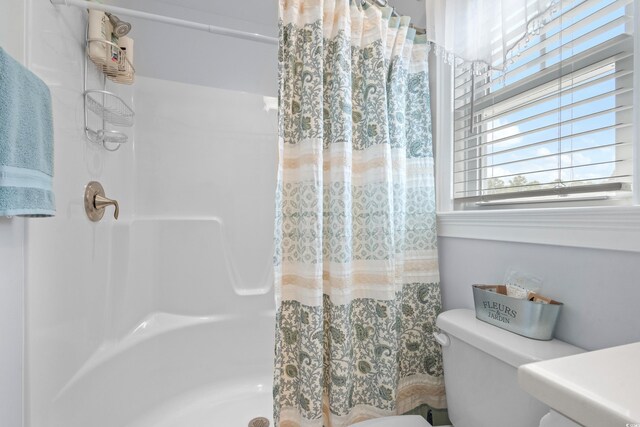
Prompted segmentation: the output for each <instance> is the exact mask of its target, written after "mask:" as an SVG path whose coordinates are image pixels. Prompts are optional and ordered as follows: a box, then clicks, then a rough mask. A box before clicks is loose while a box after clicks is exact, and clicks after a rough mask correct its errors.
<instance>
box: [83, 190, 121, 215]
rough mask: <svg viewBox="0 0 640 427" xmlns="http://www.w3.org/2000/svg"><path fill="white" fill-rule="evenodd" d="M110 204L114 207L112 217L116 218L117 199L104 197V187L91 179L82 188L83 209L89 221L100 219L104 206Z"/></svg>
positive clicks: (118, 208) (118, 211)
mask: <svg viewBox="0 0 640 427" xmlns="http://www.w3.org/2000/svg"><path fill="white" fill-rule="evenodd" d="M111 205H113V206H114V207H115V210H114V212H113V217H114V218H115V219H118V216H119V215H120V205H119V204H118V201H117V200H113V199H110V198H108V197H106V196H105V194H104V188H103V187H102V184H100V183H99V182H97V181H91V182H90V183H88V184H87V186H86V187H85V189H84V210H85V212H86V213H87V216H88V217H89V219H90V220H91V221H94V222H95V221H100V220H101V219H102V217H103V216H104V210H105V208H106V207H107V206H111Z"/></svg>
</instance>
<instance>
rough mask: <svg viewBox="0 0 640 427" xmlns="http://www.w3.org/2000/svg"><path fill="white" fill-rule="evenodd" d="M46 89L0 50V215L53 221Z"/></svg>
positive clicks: (49, 103)
mask: <svg viewBox="0 0 640 427" xmlns="http://www.w3.org/2000/svg"><path fill="white" fill-rule="evenodd" d="M52 178H53V119H52V115H51V94H50V92H49V88H48V87H47V85H46V84H45V83H44V82H43V81H42V80H40V79H39V78H38V77H37V76H36V75H35V74H33V73H32V72H31V71H29V70H27V69H26V68H25V67H23V66H22V65H21V64H20V63H18V62H17V61H16V60H15V59H13V58H12V57H11V56H9V54H7V53H6V52H5V51H4V50H3V49H2V48H0V216H11V215H19V216H29V217H39V216H53V215H55V212H56V211H55V201H54V196H53V191H52Z"/></svg>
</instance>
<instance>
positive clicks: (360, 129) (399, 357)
mask: <svg viewBox="0 0 640 427" xmlns="http://www.w3.org/2000/svg"><path fill="white" fill-rule="evenodd" d="M390 15H391V10H390V9H379V8H377V7H374V6H368V5H367V4H365V5H364V6H363V5H362V4H361V3H360V1H357V2H349V1H346V0H280V47H279V82H280V88H279V92H280V105H279V108H280V111H279V149H280V163H279V170H278V188H277V196H276V207H277V209H276V211H277V212H276V230H275V255H274V266H275V285H276V298H277V308H278V312H277V319H276V323H277V325H276V349H275V377H274V404H275V405H274V406H275V409H274V411H275V420H276V425H277V426H280V427H293V426H295V427H298V426H304V427H307V426H309V427H311V426H314V427H323V426H326V427H339V426H346V425H349V424H351V423H353V422H356V421H361V420H364V419H368V418H374V417H378V416H386V415H393V414H400V413H404V412H406V411H408V410H411V409H413V408H415V407H417V406H419V405H421V404H424V403H426V404H429V405H431V406H432V407H436V408H442V407H445V406H446V401H445V396H444V383H443V378H442V360H441V354H440V348H439V346H438V345H437V344H436V343H435V341H434V340H433V337H432V331H433V329H434V327H435V319H436V316H437V315H438V313H439V311H440V308H441V304H440V288H439V274H438V261H437V247H436V217H435V194H434V177H433V152H432V146H431V116H430V107H429V102H430V101H429V86H428V70H427V68H428V67H427V56H428V44H427V42H426V38H425V36H416V34H415V30H413V29H412V28H410V27H409V18H408V17H401V18H396V17H390Z"/></svg>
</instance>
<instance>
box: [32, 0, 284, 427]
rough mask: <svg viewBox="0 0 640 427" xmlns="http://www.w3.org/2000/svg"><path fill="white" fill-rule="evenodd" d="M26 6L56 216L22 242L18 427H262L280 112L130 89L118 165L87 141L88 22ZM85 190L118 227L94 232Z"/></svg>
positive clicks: (75, 14)
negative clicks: (43, 98) (47, 122)
mask: <svg viewBox="0 0 640 427" xmlns="http://www.w3.org/2000/svg"><path fill="white" fill-rule="evenodd" d="M26 5H27V6H26V8H27V20H26V27H27V28H26V30H27V34H28V37H27V49H26V51H27V63H28V65H29V66H30V68H31V69H32V70H33V71H34V72H35V73H36V74H38V75H39V76H40V77H41V78H43V80H45V82H46V83H47V84H48V85H49V86H50V88H51V91H52V98H53V104H54V127H55V129H54V131H55V135H56V146H55V148H56V154H55V162H56V163H55V170H56V176H55V182H54V190H55V192H56V198H57V208H58V215H57V216H56V217H55V218H53V219H50V220H40V221H36V220H34V221H29V222H28V224H27V226H26V236H25V250H24V252H25V273H26V274H25V276H26V277H25V282H26V294H25V300H26V303H25V304H26V325H25V326H26V328H25V335H26V362H25V427H86V426H91V427H113V426H119V427H120V426H122V427H147V426H154V427H169V426H180V427H200V426H212V425H214V426H225V427H236V426H238V427H240V426H246V425H247V423H248V421H249V420H250V419H251V418H253V417H257V416H265V417H268V418H270V417H271V412H272V405H271V382H272V364H273V363H272V357H273V336H274V335H273V327H274V301H273V300H274V298H273V290H272V288H271V282H272V278H271V252H272V230H273V216H274V206H273V204H274V197H273V195H274V188H275V173H276V156H277V150H276V148H277V147H276V145H277V144H276V138H277V124H276V112H275V110H273V109H271V110H270V109H269V105H273V98H265V97H263V96H262V95H255V94H247V93H243V92H239V91H236V90H233V91H232V90H223V89H214V88H211V87H203V86H195V85H189V84H182V83H177V82H171V81H166V80H156V79H150V78H144V77H142V76H138V78H137V81H136V83H135V85H134V86H133V87H124V86H122V87H118V88H117V90H118V93H119V94H120V95H121V96H123V97H125V99H130V100H131V101H132V103H133V105H134V109H135V111H136V125H135V127H134V128H132V129H127V130H126V132H127V133H128V134H129V136H130V143H128V144H127V145H125V146H123V148H122V149H121V150H119V151H118V152H115V153H108V152H106V151H104V150H103V149H101V148H99V147H97V146H92V145H90V144H88V143H87V142H86V141H85V140H84V138H83V136H82V97H81V91H82V70H81V67H80V65H81V64H82V62H83V54H84V53H83V36H84V16H85V13H86V12H84V11H81V10H72V9H66V8H55V7H53V6H52V5H50V4H49V2H43V1H40V0H27V3H26ZM251 49H253V47H251V45H250V44H249V45H247V50H248V53H247V54H249V55H250V54H251ZM256 49H258V48H257V47H256ZM259 49H264V47H263V46H260V47H259ZM274 55H275V48H274ZM233 72H234V70H233V64H229V71H228V73H229V74H232V73H233ZM224 85H225V82H224V81H221V82H220V86H223V87H224ZM91 180H97V181H100V182H102V184H103V185H104V187H105V191H106V193H107V196H109V197H112V198H115V199H118V201H119V202H120V205H121V216H120V219H119V220H118V221H114V220H113V218H112V216H111V212H110V211H109V212H107V214H106V215H105V217H104V219H103V220H102V221H101V222H99V223H91V222H90V221H89V220H88V219H87V218H86V216H85V214H84V209H83V206H82V191H83V188H84V185H85V184H86V183H87V182H89V181H91ZM247 408H250V409H247Z"/></svg>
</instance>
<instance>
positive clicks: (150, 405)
mask: <svg viewBox="0 0 640 427" xmlns="http://www.w3.org/2000/svg"><path fill="white" fill-rule="evenodd" d="M273 322H274V315H273V312H263V313H255V315H254V316H246V315H242V316H233V315H228V316H216V317H203V318H194V317H187V316H176V315H169V314H155V315H153V316H151V317H149V318H148V319H146V320H145V321H144V322H142V323H141V325H140V327H139V328H138V329H137V330H136V331H134V332H133V333H132V334H130V335H129V336H128V337H127V338H126V339H125V340H123V341H121V342H119V343H118V344H115V345H105V346H103V348H101V349H100V350H99V351H98V352H96V353H95V354H94V356H93V357H92V358H91V359H89V361H87V363H86V364H85V365H84V366H83V367H82V369H81V370H80V371H78V373H77V374H76V375H75V376H74V378H73V379H72V380H71V381H70V382H69V383H68V384H67V385H66V386H65V388H64V389H63V390H62V391H61V392H60V394H59V395H58V397H57V398H56V399H55V401H54V405H53V407H54V408H55V410H54V413H53V414H52V415H53V417H52V419H51V421H52V424H51V425H54V426H60V427H62V426H65V427H88V426H91V427H115V426H123V427H124V426H128V427H204V426H207V427H211V426H220V427H241V426H242V427H245V426H247V424H248V423H249V421H250V420H251V419H252V418H254V417H259V416H262V417H266V418H269V419H270V420H271V419H272V404H271V402H272V391H271V389H272V365H273V363H272V357H271V354H272V353H273Z"/></svg>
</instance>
